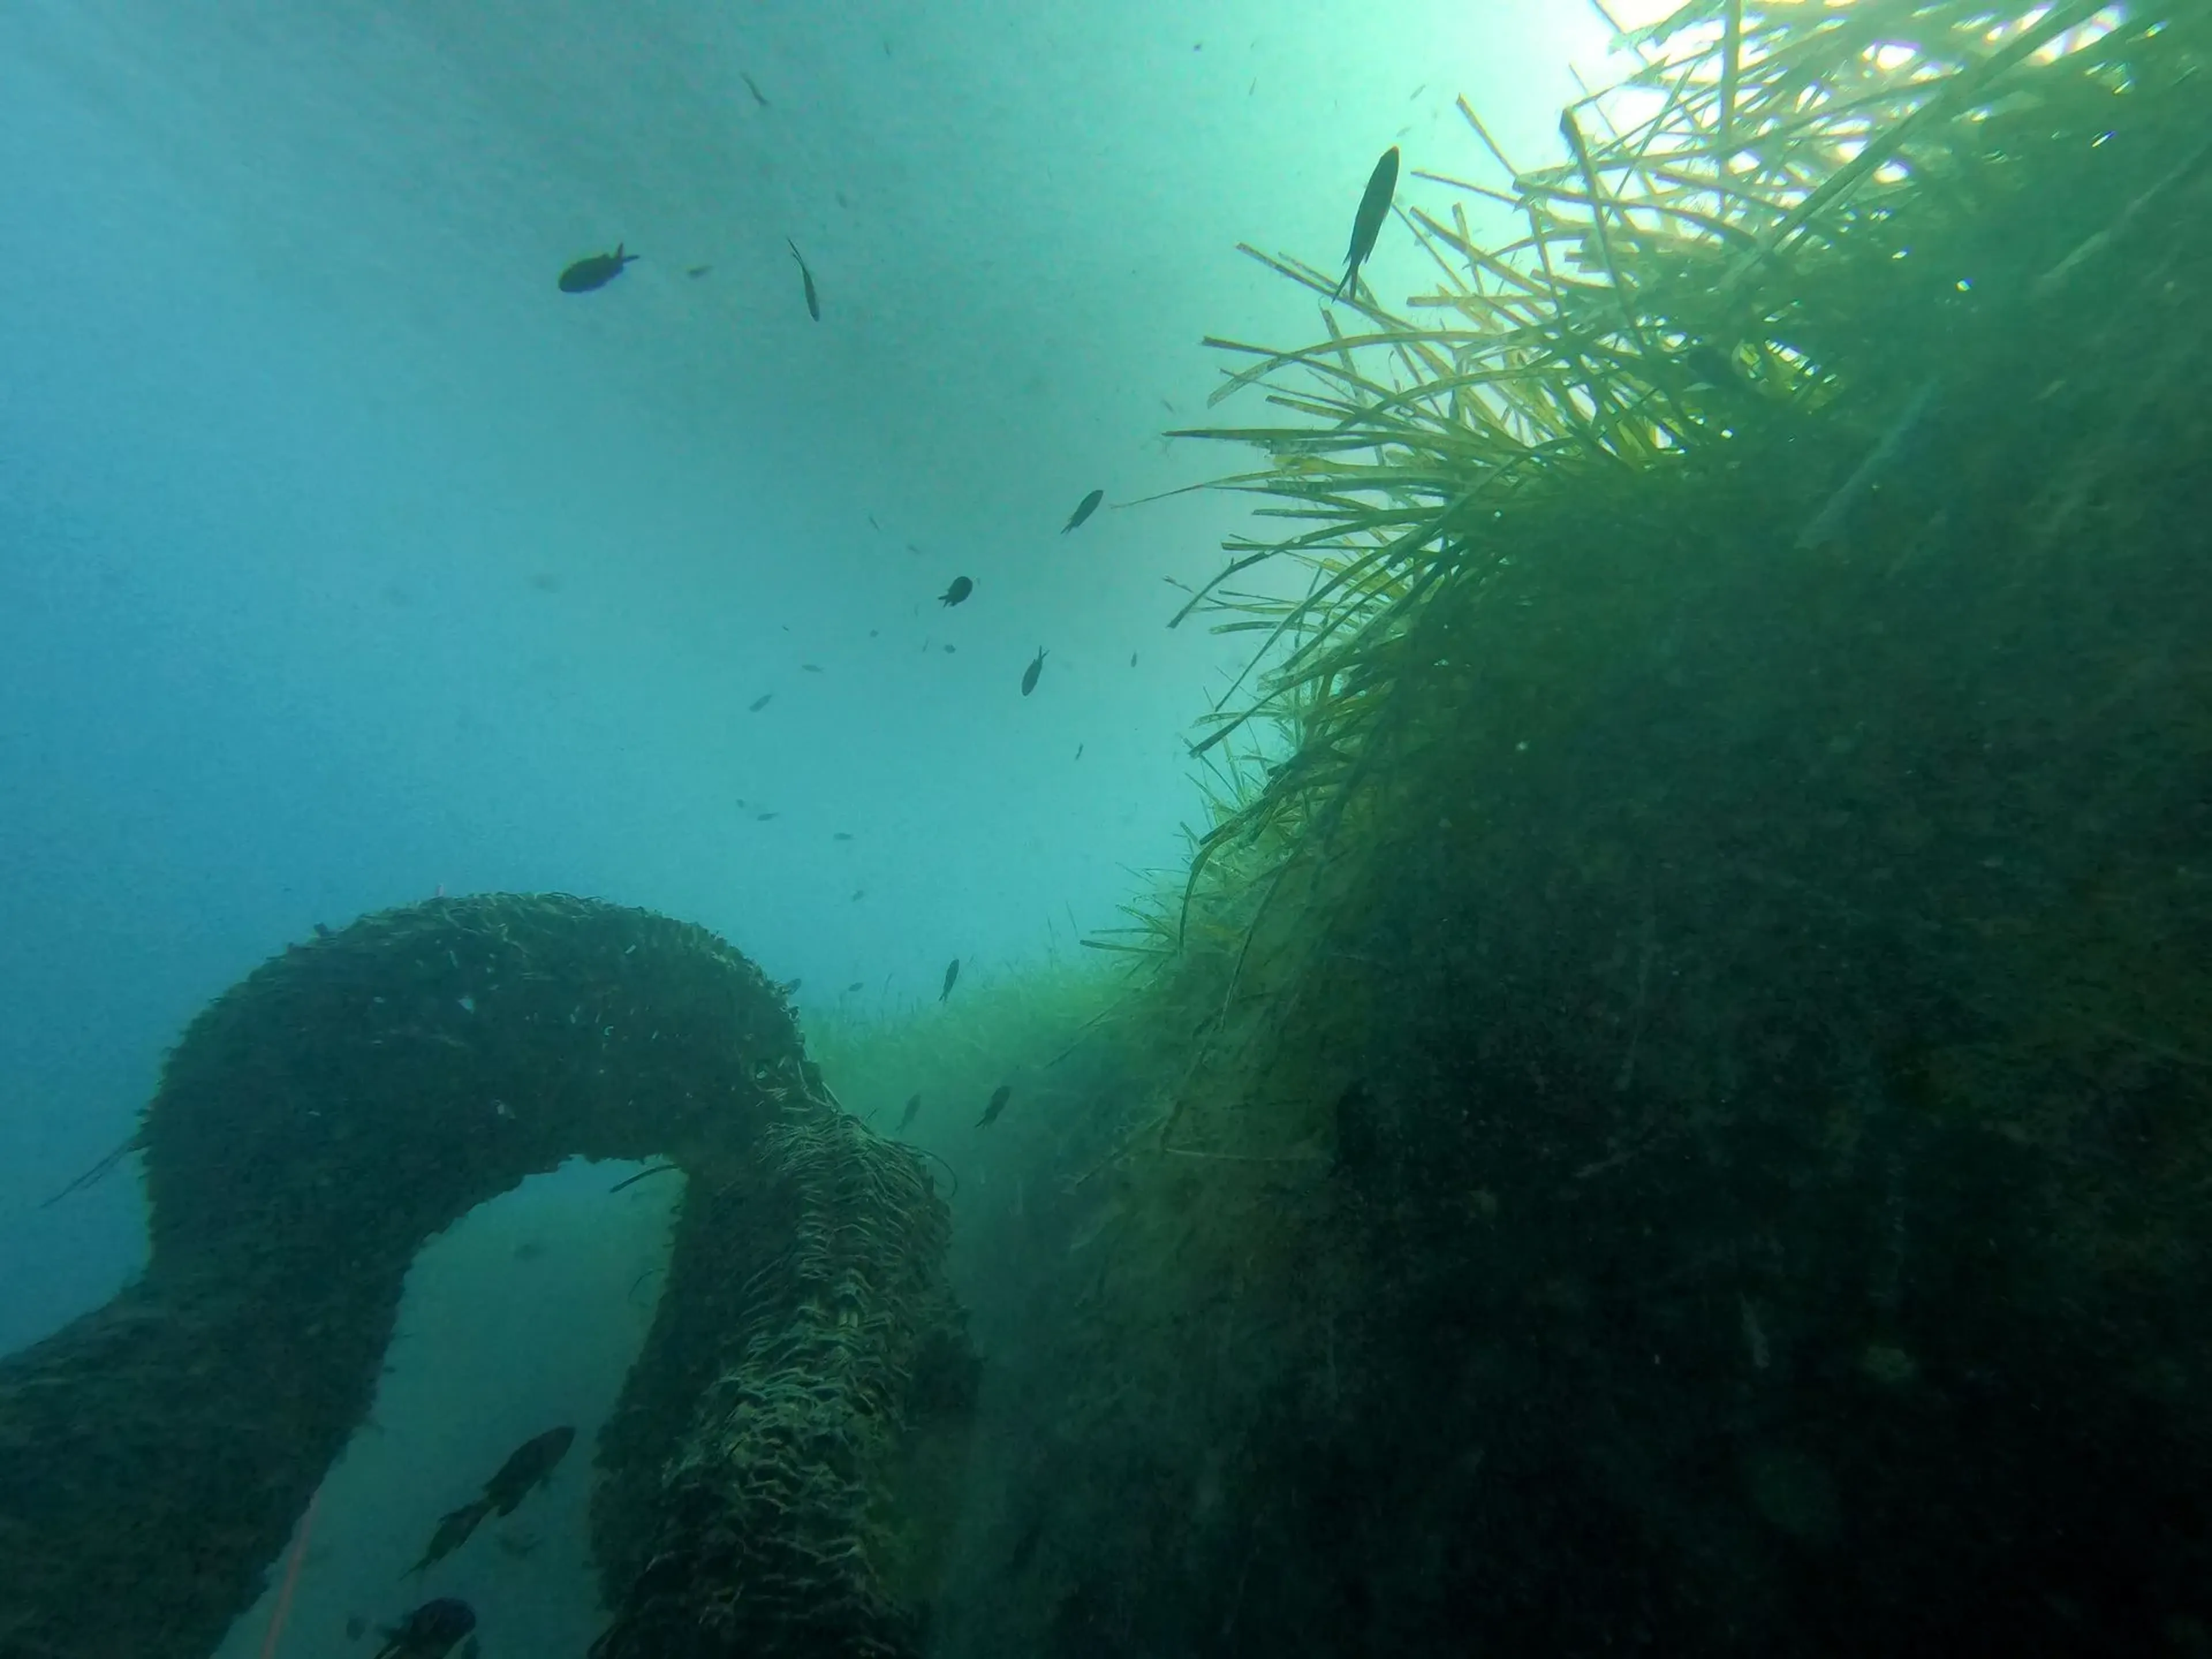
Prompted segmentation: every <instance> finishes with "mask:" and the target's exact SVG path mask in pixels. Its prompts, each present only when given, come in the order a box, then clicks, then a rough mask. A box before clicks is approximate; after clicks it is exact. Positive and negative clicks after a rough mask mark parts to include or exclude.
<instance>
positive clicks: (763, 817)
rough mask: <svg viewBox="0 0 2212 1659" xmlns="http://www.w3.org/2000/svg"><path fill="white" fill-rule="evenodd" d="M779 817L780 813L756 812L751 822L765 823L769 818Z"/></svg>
mask: <svg viewBox="0 0 2212 1659" xmlns="http://www.w3.org/2000/svg"><path fill="white" fill-rule="evenodd" d="M781 816H782V815H781V813H776V812H756V813H754V814H753V822H754V823H768V822H769V820H770V819H771V818H775V817H781Z"/></svg>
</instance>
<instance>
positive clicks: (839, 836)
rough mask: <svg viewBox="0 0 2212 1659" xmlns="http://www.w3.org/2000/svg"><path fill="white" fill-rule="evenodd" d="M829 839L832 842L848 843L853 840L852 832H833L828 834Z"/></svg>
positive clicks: (837, 830)
mask: <svg viewBox="0 0 2212 1659" xmlns="http://www.w3.org/2000/svg"><path fill="white" fill-rule="evenodd" d="M829 839H830V840H832V841H850V840H852V839H853V832H852V831H851V830H850V829H833V830H831V831H830V832H829Z"/></svg>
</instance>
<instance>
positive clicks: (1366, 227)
mask: <svg viewBox="0 0 2212 1659" xmlns="http://www.w3.org/2000/svg"><path fill="white" fill-rule="evenodd" d="M1397 189H1398V147H1397V145H1395V144H1393V145H1391V146H1390V148H1389V149H1386V150H1384V151H1383V159H1382V160H1381V161H1377V162H1376V164H1375V171H1374V172H1373V173H1370V174H1368V175H1367V193H1366V194H1365V195H1364V196H1362V197H1360V198H1359V211H1358V214H1356V215H1355V216H1353V218H1352V246H1350V247H1349V248H1347V249H1346V250H1345V255H1344V258H1345V262H1346V263H1345V271H1344V280H1343V281H1342V282H1340V283H1338V284H1337V285H1336V292H1335V294H1334V295H1333V296H1332V297H1334V298H1335V299H1339V300H1341V299H1342V298H1343V297H1344V296H1345V295H1346V294H1348V293H1349V292H1351V290H1352V279H1353V278H1354V277H1356V276H1358V275H1359V267H1360V266H1361V265H1362V264H1364V263H1365V262H1366V259H1367V256H1368V255H1369V254H1370V253H1372V252H1375V238H1376V235H1377V234H1380V232H1381V231H1382V229H1383V220H1385V219H1387V218H1389V216H1390V198H1391V197H1392V196H1394V195H1395V194H1396V193H1397Z"/></svg>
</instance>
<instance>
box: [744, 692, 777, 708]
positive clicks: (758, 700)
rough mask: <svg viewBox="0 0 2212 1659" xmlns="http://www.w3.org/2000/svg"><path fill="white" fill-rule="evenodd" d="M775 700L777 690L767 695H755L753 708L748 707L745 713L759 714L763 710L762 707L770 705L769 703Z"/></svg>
mask: <svg viewBox="0 0 2212 1659" xmlns="http://www.w3.org/2000/svg"><path fill="white" fill-rule="evenodd" d="M771 702H775V692H773V691H771V692H769V694H768V695H767V696H762V697H755V698H754V699H753V703H752V707H751V708H748V709H746V710H745V713H747V714H759V713H760V711H761V710H762V709H763V708H767V707H768V706H769V704H770V703H771Z"/></svg>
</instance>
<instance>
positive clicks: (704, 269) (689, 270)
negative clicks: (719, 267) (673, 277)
mask: <svg viewBox="0 0 2212 1659" xmlns="http://www.w3.org/2000/svg"><path fill="white" fill-rule="evenodd" d="M713 269H714V266H712V265H690V266H687V267H685V269H684V275H685V276H690V277H694V278H696V277H700V276H705V275H706V274H707V273H708V271H710V270H713Z"/></svg>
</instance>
